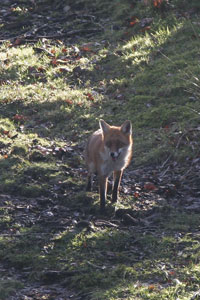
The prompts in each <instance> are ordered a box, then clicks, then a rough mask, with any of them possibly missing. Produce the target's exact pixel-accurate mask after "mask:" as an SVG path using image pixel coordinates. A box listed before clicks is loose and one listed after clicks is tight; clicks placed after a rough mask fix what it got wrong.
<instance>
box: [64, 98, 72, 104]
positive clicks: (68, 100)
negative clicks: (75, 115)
mask: <svg viewBox="0 0 200 300" xmlns="http://www.w3.org/2000/svg"><path fill="white" fill-rule="evenodd" d="M65 102H66V103H67V104H69V105H72V104H73V101H72V100H71V99H65Z"/></svg>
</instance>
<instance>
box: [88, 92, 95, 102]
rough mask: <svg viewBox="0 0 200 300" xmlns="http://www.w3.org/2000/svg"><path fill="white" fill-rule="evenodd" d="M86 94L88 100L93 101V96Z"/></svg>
mask: <svg viewBox="0 0 200 300" xmlns="http://www.w3.org/2000/svg"><path fill="white" fill-rule="evenodd" d="M86 96H87V97H88V99H89V100H91V101H94V97H93V96H92V94H90V93H87V94H86Z"/></svg>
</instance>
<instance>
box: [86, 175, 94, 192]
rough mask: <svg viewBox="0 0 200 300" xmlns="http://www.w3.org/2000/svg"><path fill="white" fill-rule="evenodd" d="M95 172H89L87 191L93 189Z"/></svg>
mask: <svg viewBox="0 0 200 300" xmlns="http://www.w3.org/2000/svg"><path fill="white" fill-rule="evenodd" d="M93 177H94V176H93V174H90V173H89V174H88V177H87V186H86V191H87V192H90V191H91V190H92V186H93Z"/></svg>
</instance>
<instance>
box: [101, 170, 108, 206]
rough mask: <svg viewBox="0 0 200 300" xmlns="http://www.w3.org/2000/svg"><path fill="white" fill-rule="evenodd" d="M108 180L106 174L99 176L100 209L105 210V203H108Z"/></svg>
mask: <svg viewBox="0 0 200 300" xmlns="http://www.w3.org/2000/svg"><path fill="white" fill-rule="evenodd" d="M107 182H108V177H106V176H103V175H101V176H99V194H100V209H101V211H104V209H105V203H106V196H107Z"/></svg>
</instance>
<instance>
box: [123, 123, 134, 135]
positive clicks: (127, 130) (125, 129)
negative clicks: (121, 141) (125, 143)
mask: <svg viewBox="0 0 200 300" xmlns="http://www.w3.org/2000/svg"><path fill="white" fill-rule="evenodd" d="M121 131H122V132H123V133H124V134H132V124H131V122H130V121H125V122H124V123H123V124H122V126H121Z"/></svg>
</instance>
